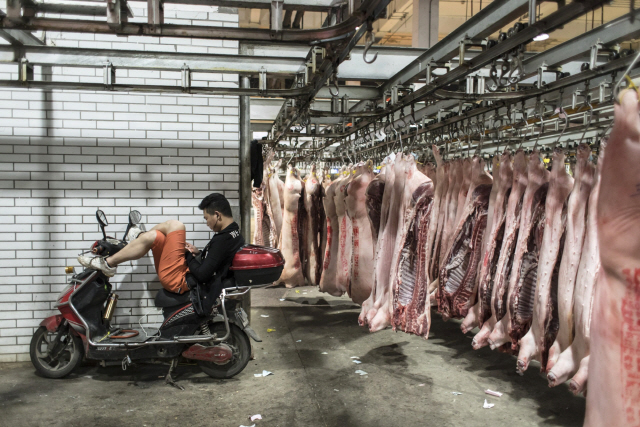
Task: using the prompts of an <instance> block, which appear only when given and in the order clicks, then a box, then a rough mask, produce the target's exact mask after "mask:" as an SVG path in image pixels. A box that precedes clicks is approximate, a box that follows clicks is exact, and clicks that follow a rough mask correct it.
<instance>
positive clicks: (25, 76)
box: [18, 58, 33, 83]
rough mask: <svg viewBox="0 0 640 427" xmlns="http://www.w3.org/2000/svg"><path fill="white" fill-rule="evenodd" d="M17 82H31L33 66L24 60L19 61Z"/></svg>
mask: <svg viewBox="0 0 640 427" xmlns="http://www.w3.org/2000/svg"><path fill="white" fill-rule="evenodd" d="M18 80H20V81H21V82H23V83H27V82H29V81H31V80H33V64H30V63H29V61H28V60H27V59H26V58H22V59H21V60H20V66H19V68H18Z"/></svg>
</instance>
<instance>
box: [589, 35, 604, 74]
mask: <svg viewBox="0 0 640 427" xmlns="http://www.w3.org/2000/svg"><path fill="white" fill-rule="evenodd" d="M601 49H602V44H600V40H598V41H597V42H596V43H595V44H593V45H592V46H591V55H590V57H589V69H590V70H593V69H594V68H596V66H597V65H598V51H599V50H601Z"/></svg>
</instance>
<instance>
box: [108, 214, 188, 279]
mask: <svg viewBox="0 0 640 427" xmlns="http://www.w3.org/2000/svg"><path fill="white" fill-rule="evenodd" d="M184 229H185V226H184V224H183V223H181V222H180V221H177V220H175V219H172V220H169V221H165V222H163V223H162V224H158V225H156V226H155V227H153V228H152V229H151V230H150V231H147V232H146V233H142V234H140V236H138V238H137V239H136V240H134V241H133V242H131V243H129V244H128V245H127V246H125V247H124V248H123V249H122V250H121V251H120V252H118V253H116V254H114V255H112V256H110V257H108V258H107V259H106V261H107V264H109V266H110V267H115V266H116V265H118V264H122V263H123V262H125V261H131V260H136V259H140V258H142V257H143V256H145V254H146V253H147V252H149V250H150V249H151V247H152V246H153V242H154V241H155V240H156V236H157V233H156V230H157V231H160V232H161V233H162V234H164V235H167V234H169V233H171V232H172V231H178V230H184Z"/></svg>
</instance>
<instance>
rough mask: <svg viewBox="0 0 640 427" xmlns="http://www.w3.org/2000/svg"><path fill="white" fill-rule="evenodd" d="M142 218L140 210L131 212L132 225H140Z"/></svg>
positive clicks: (130, 220) (130, 222) (130, 221)
mask: <svg viewBox="0 0 640 427" xmlns="http://www.w3.org/2000/svg"><path fill="white" fill-rule="evenodd" d="M141 219H142V215H141V214H140V212H139V211H131V212H129V224H130V225H138V224H140V220H141Z"/></svg>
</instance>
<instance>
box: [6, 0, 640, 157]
mask: <svg viewBox="0 0 640 427" xmlns="http://www.w3.org/2000/svg"><path fill="white" fill-rule="evenodd" d="M88 3H89V4H88ZM91 3H92V2H82V3H81V4H73V3H71V2H64V3H62V2H46V3H45V2H35V1H32V0H9V1H8V2H7V9H6V11H0V37H3V38H4V39H5V40H8V41H9V42H10V43H11V45H5V46H0V62H10V63H14V64H16V66H17V67H18V70H19V73H18V76H19V78H18V79H17V80H4V81H0V87H27V88H41V89H69V90H96V91H99V90H107V91H130V92H167V93H176V92H185V93H194V94H211V95H239V96H251V97H262V98H272V100H271V103H270V104H268V105H269V109H271V110H273V109H275V108H277V107H278V106H280V110H279V112H278V114H277V116H276V118H275V120H274V121H273V122H272V125H271V126H269V127H268V130H269V134H270V137H269V139H268V140H267V141H266V143H269V144H274V145H275V146H276V148H278V149H281V150H289V149H290V146H291V141H289V142H288V143H287V140H291V139H292V138H296V139H300V138H302V139H306V140H310V139H314V140H315V142H314V143H313V144H311V146H312V148H311V150H312V151H314V152H315V154H314V155H315V156H325V157H327V158H330V157H331V156H333V155H335V154H337V153H340V152H347V151H351V152H353V151H360V152H362V153H364V152H367V153H371V152H373V153H375V152H376V150H377V149H378V148H380V149H382V148H388V146H390V145H393V144H394V137H395V132H396V131H398V130H399V135H401V136H402V137H404V138H411V139H413V140H417V139H418V138H420V139H421V140H422V142H423V144H422V145H423V146H426V145H427V144H426V143H430V142H433V141H435V140H436V139H437V138H439V135H441V134H442V133H443V132H445V131H444V130H443V129H452V128H456V127H457V128H463V127H465V126H466V127H468V126H469V123H470V121H473V122H474V123H480V122H482V123H483V126H482V127H484V128H488V127H489V122H490V121H491V120H494V121H495V120H497V119H498V118H500V117H504V116H511V115H512V116H518V117H520V118H521V117H527V116H529V117H530V116H535V115H536V114H538V113H537V111H538V110H539V106H540V105H541V104H542V105H546V106H547V107H549V106H550V105H553V106H555V107H558V106H560V107H561V106H562V105H565V106H566V104H567V102H570V101H571V97H574V98H577V99H580V101H581V102H587V100H588V99H591V98H592V97H596V95H597V96H598V97H599V98H602V99H601V101H602V100H604V98H607V97H608V99H610V97H611V96H612V94H611V87H612V82H613V81H614V77H615V76H616V74H618V73H620V72H621V70H622V69H623V68H624V67H626V66H628V65H629V63H630V61H631V59H632V56H631V53H630V52H626V51H625V49H624V48H621V47H620V43H623V42H626V41H630V40H634V39H636V38H638V37H640V27H639V26H638V25H637V23H638V22H640V11H639V10H633V9H632V10H631V11H630V12H629V13H628V14H626V15H624V16H621V17H619V18H617V19H614V20H612V21H610V22H606V23H605V22H604V21H603V25H601V26H597V27H595V28H593V29H592V30H591V31H586V32H584V33H583V34H580V35H578V36H577V37H574V38H573V39H570V40H568V41H566V42H564V43H562V44H559V45H557V46H555V47H552V48H549V49H547V50H544V51H542V52H539V53H536V52H530V51H527V46H528V45H529V44H530V43H531V42H532V39H533V38H534V37H535V36H537V35H539V34H541V33H550V32H552V31H554V30H557V29H559V28H562V27H563V26H565V25H567V24H570V23H571V22H573V21H575V20H577V19H579V18H580V17H581V16H584V14H585V13H587V12H589V11H593V10H594V9H596V8H600V7H602V6H603V4H604V3H605V2H604V1H603V0H580V1H574V2H571V3H568V4H565V3H564V2H559V3H558V10H557V11H555V12H552V13H550V14H548V15H546V16H542V17H541V18H538V19H536V17H535V16H533V17H532V14H531V11H535V10H536V7H537V6H539V5H540V2H536V1H535V0H496V1H493V2H491V3H489V4H488V5H487V6H486V7H484V8H483V9H481V10H480V11H479V12H478V13H476V14H475V15H473V16H472V17H470V18H469V19H468V20H467V21H466V22H465V23H464V24H463V25H461V26H459V27H458V28H456V29H455V30H454V31H452V32H450V33H449V34H448V35H447V36H446V37H445V38H444V39H442V40H441V41H439V42H438V43H436V44H435V45H434V46H433V47H431V48H429V49H412V48H409V49H402V48H393V47H380V48H379V49H378V48H377V47H374V48H373V49H372V51H371V54H370V55H373V53H374V51H377V52H378V54H379V56H378V58H377V62H376V64H374V65H369V64H367V63H366V61H365V60H364V54H365V52H366V51H367V50H368V49H369V46H365V47H362V46H357V44H358V43H362V42H363V41H365V39H371V38H372V37H370V36H371V35H372V32H371V30H372V27H371V23H372V22H373V21H375V20H376V19H378V18H379V17H381V16H384V15H385V13H386V8H387V5H388V3H389V1H388V0H366V1H362V2H355V1H353V0H347V1H340V0H290V1H284V2H283V1H271V0H268V1H267V0H253V1H244V0H238V1H236V0H167V1H164V0H148V1H147V2H146V3H145V6H144V7H146V8H147V17H146V18H139V17H134V14H133V12H132V9H131V7H130V4H129V3H128V2H127V1H126V0H108V1H106V2H103V1H96V2H93V3H94V4H91ZM172 3H173V4H184V5H206V6H219V7H238V8H248V9H263V10H269V11H270V22H271V24H270V28H269V29H261V28H238V27H216V26H201V25H174V24H167V23H165V20H164V8H165V4H172ZM131 4H132V5H133V4H136V5H137V6H138V7H139V4H138V3H136V2H131ZM631 8H633V5H631ZM284 11H287V12H286V13H289V15H288V16H289V18H288V20H289V21H291V15H290V13H291V12H294V13H304V12H305V11H309V12H325V13H327V16H326V19H325V21H324V22H325V23H324V25H323V26H322V27H321V28H316V29H299V28H291V25H290V23H289V24H286V23H285V24H284V25H283V21H286V22H288V21H287V18H285V17H284ZM83 16H84V17H91V18H92V19H93V20H86V19H84V18H83ZM101 17H104V19H102V18H101ZM141 19H143V20H146V22H143V21H142V20H141ZM298 22H300V21H299V20H298ZM514 22H516V24H515V25H514ZM37 30H42V31H60V32H66V31H71V32H92V33H103V34H117V35H121V36H126V35H137V36H140V35H142V36H153V37H163V36H171V37H190V38H215V39H223V40H224V39H227V40H239V41H241V44H240V54H239V55H233V54H230V55H225V54H204V53H203V54H186V53H170V52H140V51H127V50H116V49H112V50H104V49H81V48H64V47H55V46H43V45H42V44H43V42H42V41H41V40H40V39H38V38H37V37H35V36H34V35H33V34H32V33H31V32H32V31H37ZM501 30H504V31H505V33H504V34H501V35H500V36H499V37H498V40H495V34H496V33H497V32H498V31H501ZM507 30H508V31H507ZM365 36H366V37H365ZM583 64H586V65H583ZM34 66H48V67H60V66H64V67H86V68H103V69H104V72H103V75H104V76H105V81H104V84H100V83H85V82H66V81H56V76H55V75H51V76H50V77H49V78H48V79H47V81H36V80H34V79H33V72H32V71H31V70H33V67H34ZM126 69H139V70H160V71H173V72H176V73H175V74H176V75H177V73H178V72H179V73H180V76H181V78H176V79H175V83H176V84H175V85H163V84H150V85H148V84H132V83H130V82H119V81H118V79H117V78H116V76H117V70H126ZM211 73H215V74H239V75H241V76H243V77H250V78H251V79H250V80H248V81H245V82H244V83H243V85H242V87H217V85H216V84H215V83H211V82H209V83H208V82H207V81H206V79H207V78H206V76H207V75H208V74H211ZM634 73H636V71H635V70H632V75H633V74H634ZM199 76H202V77H199ZM274 81H279V82H280V84H278V85H273V86H272V85H271V83H273V82H274ZM283 82H286V84H287V85H288V86H283V84H282V83H283ZM354 82H355V83H356V84H359V86H353V84H354ZM222 86H224V85H222ZM283 87H287V88H283ZM585 94H587V95H588V96H587V95H585ZM273 98H275V99H273ZM574 103H575V101H574ZM265 105H266V104H265ZM271 117H272V116H271ZM271 117H269V118H267V117H265V118H261V119H260V127H261V128H262V129H267V126H266V124H265V123H264V121H265V120H270V119H271ZM407 123H410V125H408V126H406V125H407ZM591 126H595V125H591ZM385 130H386V131H385ZM533 132H534V133H535V132H536V131H535V130H534V131H533ZM445 139H446V138H445ZM297 145H298V146H299V144H297ZM306 149H309V147H306Z"/></svg>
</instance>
